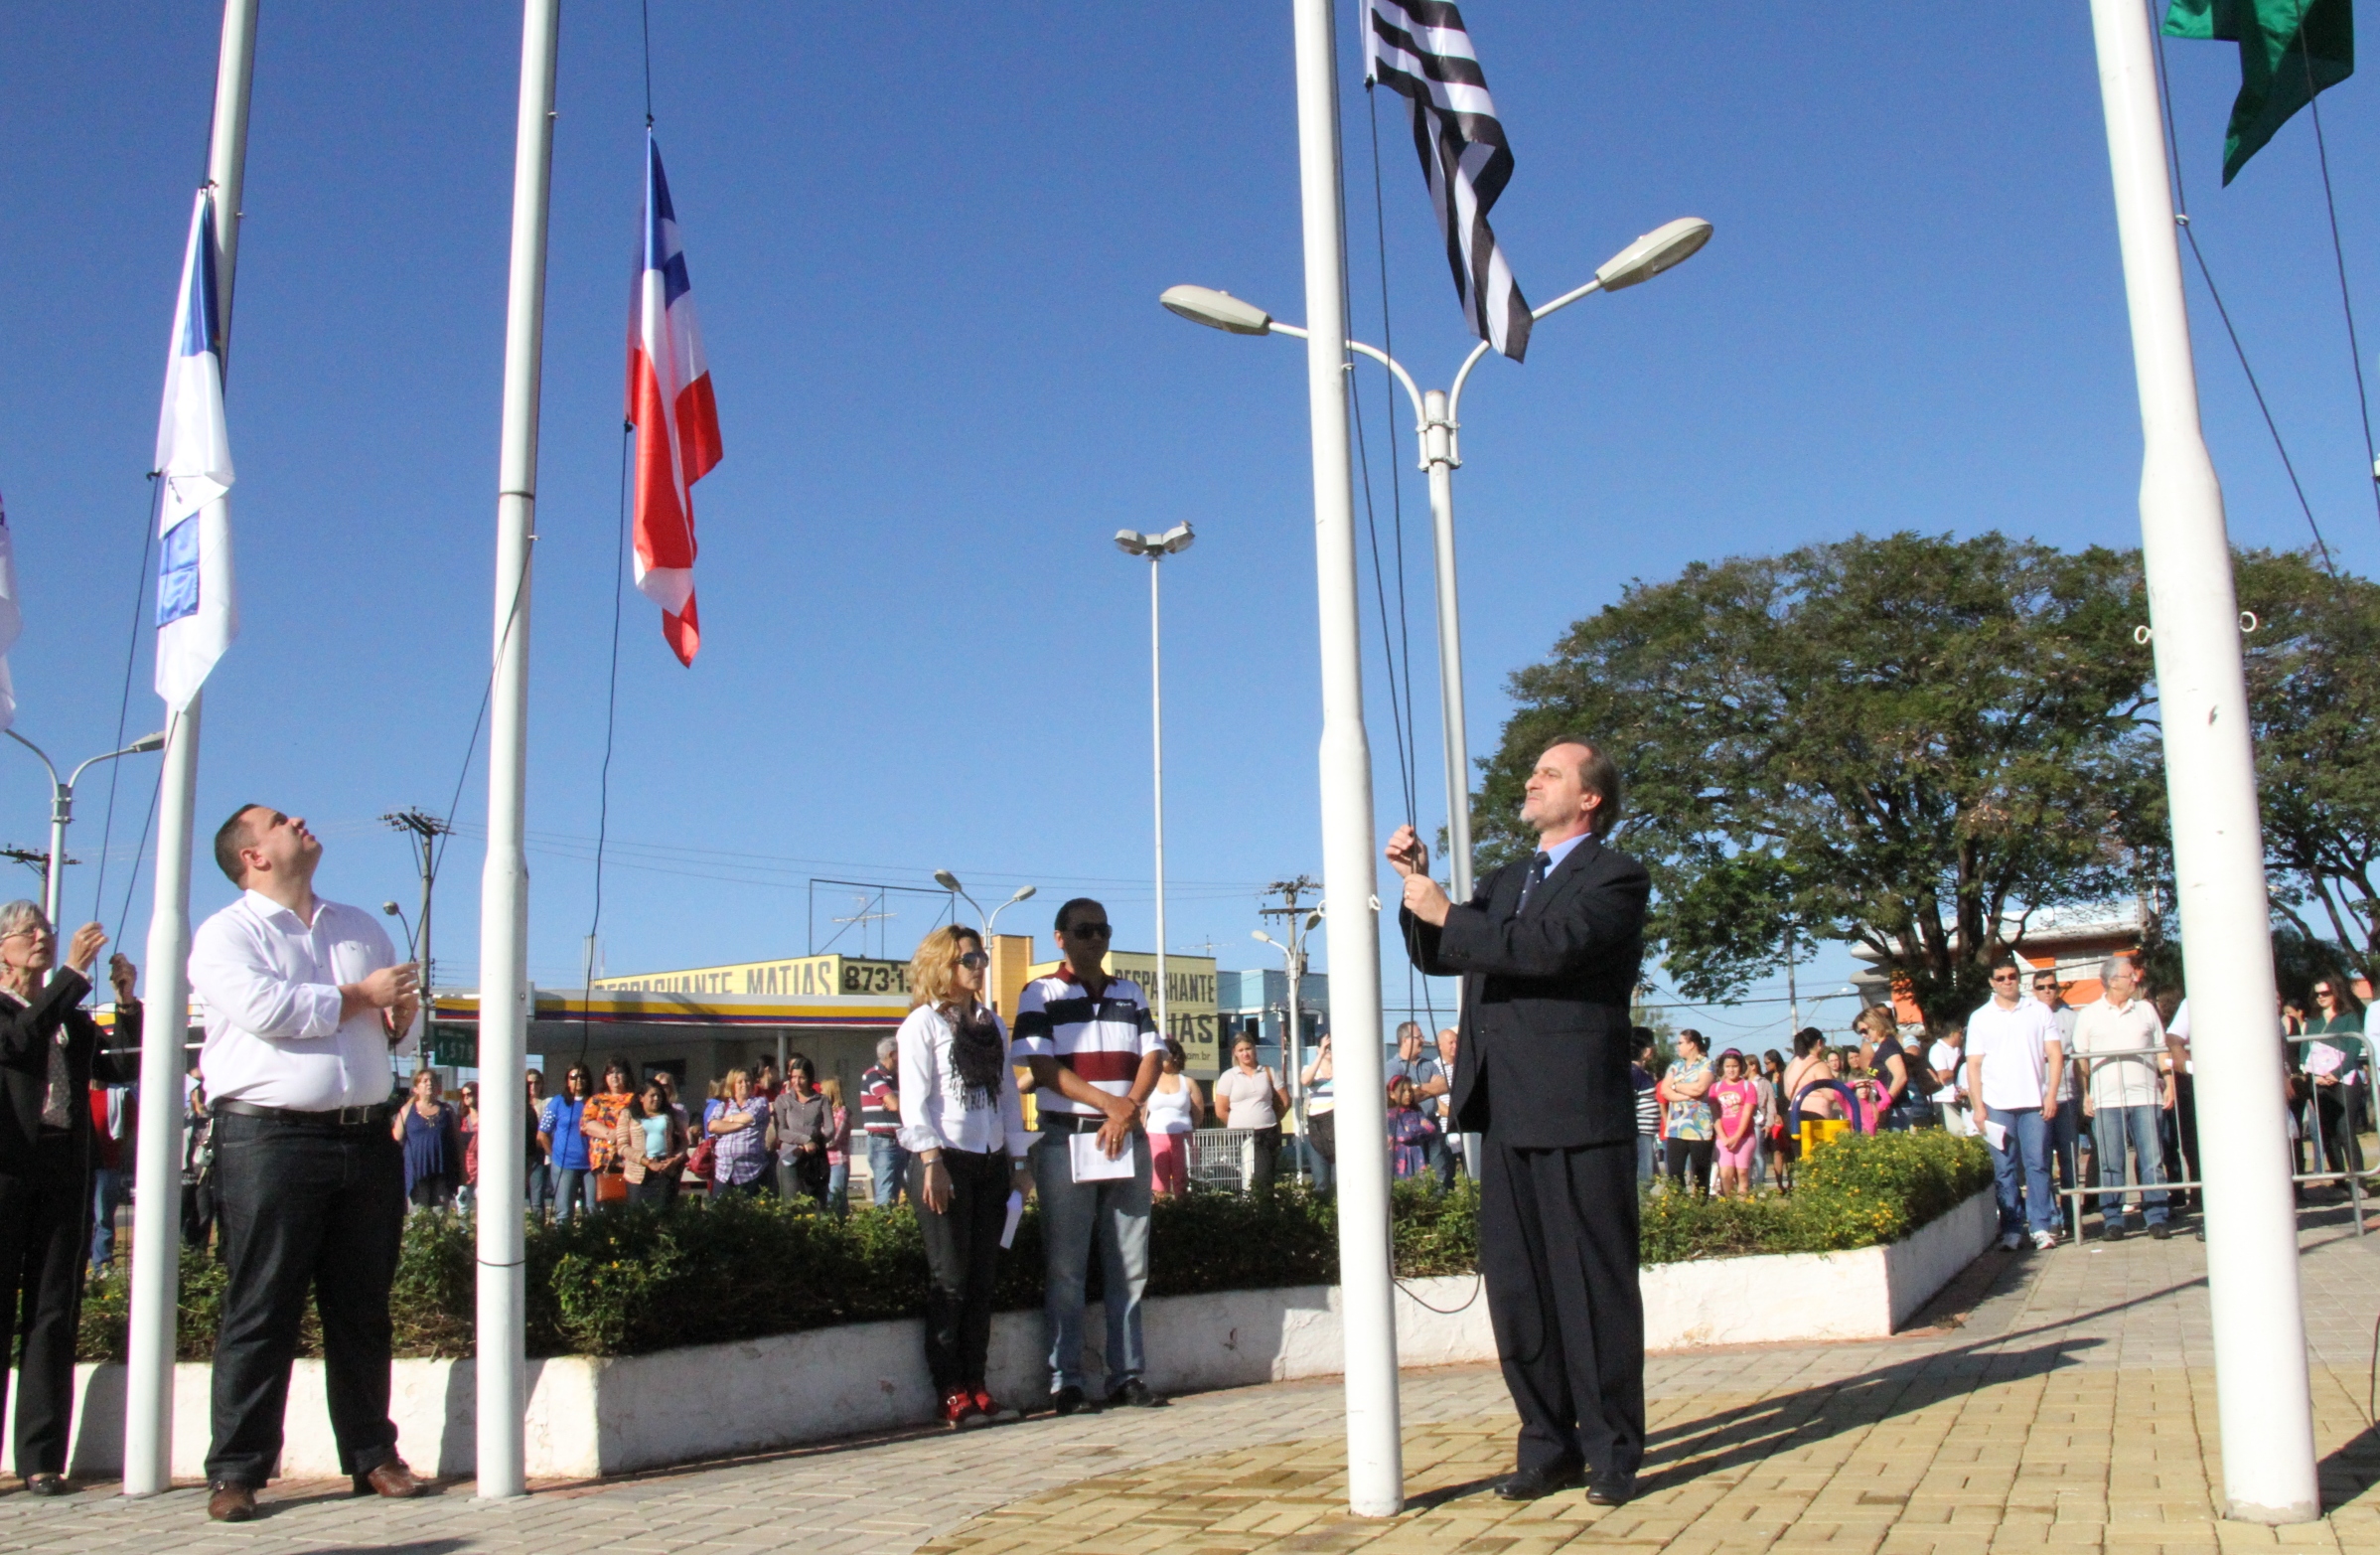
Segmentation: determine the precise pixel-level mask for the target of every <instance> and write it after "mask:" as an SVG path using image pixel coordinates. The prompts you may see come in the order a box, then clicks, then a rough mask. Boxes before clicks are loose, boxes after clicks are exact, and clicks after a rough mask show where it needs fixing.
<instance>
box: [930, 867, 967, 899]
mask: <svg viewBox="0 0 2380 1555" xmlns="http://www.w3.org/2000/svg"><path fill="white" fill-rule="evenodd" d="M934 883H935V884H937V885H939V886H941V887H942V888H943V889H944V890H946V891H952V892H956V893H958V894H960V895H965V894H966V892H965V891H962V890H961V889H960V886H959V876H957V875H955V874H953V873H952V872H951V871H950V870H948V869H937V870H935V871H934Z"/></svg>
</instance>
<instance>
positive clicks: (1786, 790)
mask: <svg viewBox="0 0 2380 1555" xmlns="http://www.w3.org/2000/svg"><path fill="white" fill-rule="evenodd" d="M2142 601H2143V595H2142V589H2141V581H2140V576H2139V565H2138V561H2137V559H2136V558H2135V557H2133V556H2131V555H2128V554H2125V553H2120V552H2117V551H2111V550H2104V549H2090V550H2085V551H2081V552H2079V553H2073V554H2068V553H2063V552H2060V551H2058V550H2055V549H2053V548H2051V547H2049V546H2046V545H2041V544H2034V543H2031V542H2027V541H2018V540H2011V539H2009V538H2008V537H2007V536H2004V535H1999V534H1988V535H1983V536H1978V537H1976V538H1974V539H1971V540H1964V541H1961V540H1953V539H1951V538H1949V537H1929V536H1921V535H1916V534H1909V533H1903V534H1897V535H1892V536H1887V537H1885V538H1882V539H1868V538H1865V537H1858V538H1854V539H1851V540H1847V541H1842V542H1839V543H1836V544H1821V545H1810V546H1805V547H1803V548H1801V549H1799V550H1795V551H1792V552H1791V553H1789V554H1786V555H1783V556H1775V557H1745V558H1736V559H1733V560H1728V561H1723V562H1718V563H1716V564H1706V563H1698V564H1696V565H1694V566H1692V567H1689V568H1688V569H1687V570H1686V572H1685V573H1684V574H1683V575H1682V576H1680V577H1679V578H1677V579H1676V580H1675V581H1672V582H1667V583H1657V584H1645V583H1637V584H1633V585H1631V586H1630V587H1629V588H1628V589H1627V591H1626V592H1625V593H1624V594H1623V595H1622V596H1621V598H1620V600H1619V601H1618V602H1617V603H1615V604H1613V605H1610V606H1608V607H1606V608H1605V609H1603V610H1601V611H1599V612H1597V613H1596V614H1594V615H1592V616H1589V617H1587V618H1586V619H1584V620H1581V621H1579V622H1577V623H1575V624H1574V625H1573V626H1572V627H1571V628H1570V630H1569V631H1568V633H1567V634H1565V635H1564V636H1563V637H1562V640H1561V642H1560V643H1559V644H1558V645H1557V646H1556V648H1555V651H1554V653H1553V655H1552V656H1551V657H1550V658H1549V659H1547V660H1546V661H1545V662H1544V663H1541V664H1537V665H1533V666H1531V667H1529V668H1527V669H1524V670H1521V671H1519V672H1518V673H1517V674H1515V675H1514V676H1513V678H1512V682H1511V687H1512V692H1513V696H1514V700H1515V701H1516V702H1517V703H1518V710H1517V711H1516V712H1515V713H1514V715H1513V717H1512V719H1511V720H1510V721H1509V722H1508V723H1507V724H1506V726H1505V730H1504V735H1503V740H1502V745H1501V748H1500V749H1499V751H1498V753H1497V754H1496V755H1495V756H1494V757H1493V758H1491V759H1490V760H1489V761H1488V762H1486V763H1485V768H1486V774H1485V784H1484V788H1483V792H1482V795H1481V799H1480V806H1481V810H1482V812H1483V814H1482V818H1481V819H1482V825H1481V827H1480V829H1479V832H1480V835H1481V838H1482V844H1483V853H1484V854H1485V855H1487V857H1486V859H1484V860H1483V862H1493V861H1501V859H1503V858H1506V857H1510V856H1512V855H1515V854H1516V853H1519V852H1522V851H1524V850H1525V848H1526V846H1527V845H1528V844H1529V842H1530V841H1531V839H1528V838H1527V837H1525V836H1524V835H1523V833H1522V829H1521V827H1520V825H1519V822H1518V810H1519V800H1520V791H1521V785H1522V783H1523V782H1524V781H1525V780H1526V778H1527V776H1528V772H1529V769H1530V767H1531V765H1532V764H1533V763H1534V762H1535V760H1536V757H1537V755H1538V753H1539V752H1540V751H1541V750H1543V749H1544V747H1545V745H1546V743H1547V742H1548V740H1549V739H1550V738H1551V737H1553V736H1555V735H1557V734H1560V733H1562V732H1564V731H1571V730H1575V731H1580V732H1584V733H1586V734H1588V735H1589V736H1590V737H1592V738H1594V739H1595V740H1596V741H1597V742H1598V743H1599V744H1602V745H1603V746H1605V747H1606V748H1607V749H1609V751H1610V752H1611V753H1612V755H1613V756H1614V757H1615V759H1617V760H1618V762H1619V763H1620V767H1621V770H1622V771H1623V772H1624V773H1625V774H1626V776H1627V781H1628V790H1627V800H1626V811H1625V814H1624V817H1623V821H1622V832H1621V836H1620V838H1619V841H1618V846H1620V847H1622V848H1624V849H1626V850H1627V851H1628V852H1629V853H1631V854H1633V855H1636V856H1637V857H1639V858H1641V859H1642V860H1643V861H1644V862H1645V863H1646V865H1647V866H1648V867H1649V868H1651V869H1652V871H1653V875H1654V882H1655V887H1656V895H1655V908H1654V919H1653V923H1652V925H1651V930H1650V932H1651V933H1652V934H1653V935H1654V936H1655V937H1656V938H1657V939H1658V941H1659V942H1660V944H1661V946H1662V948H1663V951H1664V955H1665V961H1666V964H1667V965H1668V967H1669V969H1670V971H1671V973H1672V974H1673V975H1674V976H1675V978H1676V980H1677V983H1678V985H1679V987H1680V988H1682V989H1683V990H1685V991H1686V992H1687V993H1688V994H1689V995H1691V996H1693V997H1695V998H1698V999H1708V1000H1717V999H1726V998H1730V997H1733V996H1735V995H1737V994H1739V993H1741V991H1742V989H1743V988H1744V986H1745V985H1746V984H1747V983H1748V982H1749V981H1750V980H1751V979H1753V978H1754V977H1756V976H1760V975H1762V974H1765V973H1768V972H1770V971H1771V970H1773V969H1775V968H1776V967H1778V966H1779V965H1781V963H1782V947H1783V940H1784V936H1785V934H1786V932H1787V931H1788V929H1790V930H1792V931H1793V932H1794V934H1795V935H1796V936H1797V938H1798V939H1800V940H1801V941H1802V942H1803V943H1805V944H1806V943H1809V942H1813V941H1818V940H1824V939H1842V940H1851V941H1855V942H1857V943H1859V944H1863V945H1866V946H1867V947H1869V948H1870V949H1872V950H1873V951H1875V952H1876V953H1877V955H1878V956H1879V957H1880V958H1881V960H1882V962H1883V964H1884V966H1885V968H1886V969H1887V970H1888V971H1889V972H1891V973H1892V974H1894V975H1896V976H1897V977H1899V978H1901V979H1905V980H1906V982H1907V985H1908V987H1909V989H1910V991H1911V993H1912V994H1913V995H1914V997H1915V999H1916V1001H1917V1003H1918V1005H1919V1006H1920V1008H1921V1009H1923V1010H1924V1011H1926V1012H1927V1013H1928V1014H1929V1015H1943V1014H1957V1013H1961V1012H1963V1011H1965V1010H1967V1009H1969V1008H1971V1007H1972V1006H1973V1005H1975V1004H1976V1003H1979V1002H1980V1000H1981V998H1982V997H1983V994H1984V991H1985V988H1986V986H1987V984H1986V976H1987V968H1988V966H1989V963H1990V960H1991V957H1992V955H1993V954H1994V952H1995V951H1996V950H1997V949H1998V948H1999V947H2000V946H2001V944H2002V943H2003V940H2002V935H2001V928H2002V925H2003V922H2004V915H2008V914H2011V913H2012V914H2016V915H2018V919H2019V921H2021V918H2022V916H2024V915H2028V914H2029V913H2030V912H2031V911H2032V910H2033V909H2034V908H2036V907H2038V906H2041V905H2044V904H2047V903H2053V902H2061V901H2075V900H2090V899H2099V898H2104V897H2106V896H2108V895H2111V894H2116V893H2118V892H2119V891H2124V890H2129V889H2130V888H2131V887H2132V885H2133V884H2134V883H2135V880H2136V877H2137V875H2138V873H2139V871H2140V869H2141V867H2142V855H2141V854H2140V853H2139V852H2138V850H2137V848H2135V847H2133V846H2129V845H2130V844H2133V843H2136V842H2137V841H2138V839H2137V838H2136V837H2135V836H2134V834H2135V833H2136V832H2137V831H2138V830H2139V822H2138V819H2137V818H2139V817H2140V816H2142V815H2144V814H2153V813H2155V812H2154V809H2153V808H2152V807H2153V805H2154V801H2155V800H2156V799H2157V798H2158V797H2159V796H2158V795H2157V794H2156V793H2155V792H2154V791H2155V790H2156V789H2157V781H2158V780H2157V772H2158V768H2157V749H2156V736H2155V730H2154V724H2153V722H2152V721H2151V704H2152V699H2153V695H2154V694H2153V691H2152V690H2150V689H2149V688H2148V685H2147V683H2148V681H2149V675H2150V656H2149V650H2148V649H2147V648H2145V647H2143V646H2141V645H2139V644H2137V643H2135V642H2134V640H2133V635H2132V634H2133V629H2134V627H2135V626H2136V625H2137V624H2139V623H2140V622H2141V621H2143V620H2144V619H2145V618H2146V616H2145V608H2144V605H2143V602H2142ZM2010 937H2012V935H2011V936H2010Z"/></svg>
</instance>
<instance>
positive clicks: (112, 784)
mask: <svg viewBox="0 0 2380 1555" xmlns="http://www.w3.org/2000/svg"><path fill="white" fill-rule="evenodd" d="M159 490H160V488H159V485H158V481H157V472H156V471H155V470H151V471H150V472H149V514H148V517H147V518H146V519H144V520H143V521H142V522H141V532H140V570H139V571H138V572H136V573H134V574H133V577H132V637H131V640H130V641H129V642H127V643H125V645H124V690H123V692H122V693H121V694H120V695H119V696H118V697H117V698H116V706H115V743H114V744H113V745H111V746H109V747H108V748H109V749H111V750H122V749H123V748H124V728H125V726H126V724H127V722H128V721H129V719H130V717H131V714H132V671H133V667H134V666H135V665H136V664H137V663H138V662H139V659H140V606H141V601H142V600H143V599H146V598H147V597H148V593H149V547H150V546H151V545H153V544H156V542H157V504H158V501H159V495H158V494H159ZM121 765H122V764H121V763H120V762H114V761H110V762H109V763H108V764H107V814H106V819H105V820H104V821H102V822H101V823H100V824H99V861H98V863H97V865H96V866H95V868H94V870H93V874H94V878H93V879H92V881H91V921H92V922H94V923H96V922H98V921H99V920H100V919H101V918H102V917H103V916H104V915H105V913H106V906H105V903H106V900H107V845H108V843H109V842H110V841H111V840H112V839H113V838H114V836H115V791H116V774H117V769H118V768H119V767H120V766H121ZM161 770H162V769H161ZM154 803H155V801H154V800H153V799H152V800H151V804H152V805H153V804H154ZM148 842H149V838H148V829H147V828H146V827H145V826H144V827H143V828H142V830H141V847H142V848H143V849H146V848H147V847H148ZM132 873H133V877H134V878H135V879H137V878H139V876H140V855H139V854H137V853H136V854H134V855H133V864H132ZM60 894H61V896H62V897H63V895H64V893H63V892H61V893H60ZM61 905H62V906H63V905H64V903H63V901H62V902H61ZM50 927H51V930H52V931H53V932H55V931H56V930H57V928H58V925H57V924H55V923H53V924H51V925H50ZM123 936H124V927H123V923H122V921H121V920H120V919H119V920H118V921H117V924H116V939H117V942H118V943H119V944H120V943H121V942H122V940H123ZM93 992H94V993H95V992H96V990H95V989H94V990H93Z"/></svg>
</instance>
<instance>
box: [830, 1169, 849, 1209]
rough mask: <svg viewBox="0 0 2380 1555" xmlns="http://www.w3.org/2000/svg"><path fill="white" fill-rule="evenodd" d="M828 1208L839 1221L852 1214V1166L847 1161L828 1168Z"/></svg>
mask: <svg viewBox="0 0 2380 1555" xmlns="http://www.w3.org/2000/svg"><path fill="white" fill-rule="evenodd" d="M826 1207H827V1208H828V1209H830V1210H832V1211H833V1212H834V1218H835V1219H837V1220H840V1219H842V1218H843V1217H844V1216H846V1215H848V1214H849V1213H850V1212H851V1164H850V1163H849V1162H847V1161H838V1162H835V1163H833V1164H832V1165H830V1166H827V1168H826Z"/></svg>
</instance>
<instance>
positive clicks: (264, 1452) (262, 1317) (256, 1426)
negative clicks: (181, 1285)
mask: <svg viewBox="0 0 2380 1555" xmlns="http://www.w3.org/2000/svg"><path fill="white" fill-rule="evenodd" d="M215 1176H216V1193H217V1203H218V1206H219V1212H220V1213H221V1216H222V1237H223V1265H224V1273H225V1276H226V1278H227V1285H226V1287H225V1289H224V1291H223V1324H222V1327H221V1328H220V1329H219V1331H218V1333H217V1335H216V1341H215V1395H214V1403H213V1422H212V1423H213V1426H214V1432H215V1440H214V1442H213V1444H212V1445H211V1446H210V1447H209V1449H208V1452H207V1478H208V1480H209V1482H210V1483H232V1484H244V1485H247V1486H249V1487H251V1488H255V1487H258V1486H261V1485H262V1484H263V1483H264V1482H265V1481H266V1480H267V1479H269V1478H270V1477H272V1473H273V1468H274V1465H275V1464H276V1462H277V1461H278V1460H279V1459H280V1456H281V1423H282V1417H283V1415H284V1413H285V1412H286V1410H287V1408H288V1403H289V1368H290V1363H291V1362H292V1361H293V1360H294V1359H295V1358H296V1356H297V1343H298V1323H299V1322H300V1320H301V1319H302V1318H303V1317H304V1314H305V1309H306V1293H307V1291H308V1290H309V1289H311V1290H312V1291H313V1294H314V1305H315V1310H316V1311H317V1312H318V1313H320V1314H321V1317H322V1341H323V1371H324V1381H325V1392H326V1394H327V1396H328V1402H329V1404H330V1414H331V1431H332V1434H333V1436H334V1437H335V1438H336V1439H337V1441H338V1444H339V1468H340V1471H341V1472H342V1473H344V1474H368V1473H370V1472H371V1471H372V1470H373V1469H376V1468H378V1467H379V1466H380V1465H381V1464H384V1463H386V1462H388V1460H390V1459H392V1458H394V1457H395V1456H396V1427H395V1425H394V1424H393V1423H392V1422H390V1420H389V1419H388V1356H389V1348H390V1344H391V1339H392V1334H391V1328H390V1324H389V1321H388V1287H389V1285H390V1284H391V1283H392V1282H393V1281H394V1279H395V1278H396V1255H397V1247H398V1244H399V1243H400V1241H401V1240H402V1238H403V1236H404V1224H405V1167H404V1147H402V1146H400V1145H398V1144H397V1143H396V1141H394V1140H392V1139H390V1138H389V1137H388V1125H387V1124H386V1123H379V1124H358V1125H354V1126H352V1127H346V1128H342V1127H339V1126H337V1125H335V1124H315V1123H291V1122H285V1121H283V1120H280V1119H272V1118H244V1117H241V1116H239V1115H238V1114H237V1113H223V1114H222V1115H221V1116H219V1117H218V1118H217V1119H216V1124H215Z"/></svg>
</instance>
